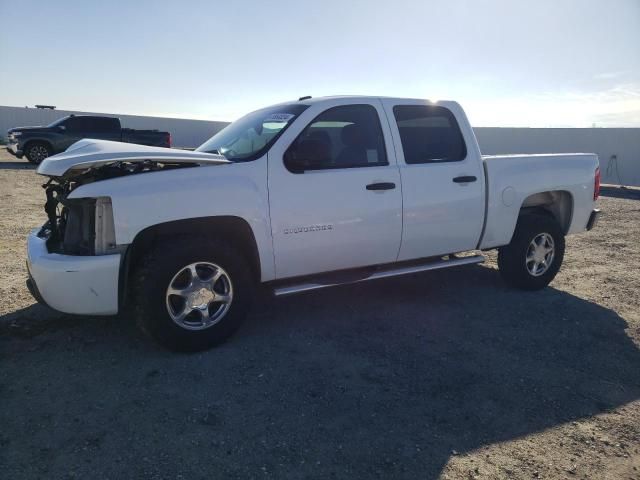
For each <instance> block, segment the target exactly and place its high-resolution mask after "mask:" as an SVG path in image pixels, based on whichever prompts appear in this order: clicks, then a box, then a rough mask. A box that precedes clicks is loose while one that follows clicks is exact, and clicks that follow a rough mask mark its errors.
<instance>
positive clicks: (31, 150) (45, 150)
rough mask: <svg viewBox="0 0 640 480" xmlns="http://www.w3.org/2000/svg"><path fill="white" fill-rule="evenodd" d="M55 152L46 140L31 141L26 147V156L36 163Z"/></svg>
mask: <svg viewBox="0 0 640 480" xmlns="http://www.w3.org/2000/svg"><path fill="white" fill-rule="evenodd" d="M52 153H53V150H51V147H50V146H49V145H48V144H46V143H44V142H31V143H29V144H28V145H27V148H26V149H25V152H24V154H25V156H26V157H27V159H28V160H29V161H30V162H31V163H33V164H34V165H38V164H39V163H40V162H42V161H43V160H44V159H45V158H47V157H50V156H51V154H52Z"/></svg>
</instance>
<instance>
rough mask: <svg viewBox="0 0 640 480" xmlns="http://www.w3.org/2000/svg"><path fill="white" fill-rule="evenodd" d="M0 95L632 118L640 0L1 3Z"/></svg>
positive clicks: (534, 118) (605, 120) (135, 106)
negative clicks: (438, 105)
mask: <svg viewBox="0 0 640 480" xmlns="http://www.w3.org/2000/svg"><path fill="white" fill-rule="evenodd" d="M0 18H2V19H3V20H4V21H3V22H2V26H0V59H1V63H0V105H10V106H26V105H28V106H33V105H35V104H49V105H56V106H57V107H58V108H60V109H68V110H83V111H93V112H105V113H121V114H134V115H158V116H168V117H179V118H197V119H205V120H226V121H231V120H234V119H236V118H238V117H240V116H241V115H243V114H244V113H246V112H248V111H251V110H255V109H257V108H260V107H263V106H266V105H269V104H273V103H278V102H282V101H288V100H295V99H297V98H298V97H300V96H304V95H312V96H314V97H317V96H324V95H352V94H353V95H380V96H394V97H395V96H397V97H411V98H428V99H432V100H437V99H447V100H456V101H458V102H460V103H461V105H462V106H463V107H464V108H465V110H466V111H467V113H468V115H469V117H470V120H471V123H472V125H474V126H530V127H561V126H567V127H590V126H594V125H595V126H598V127H640V0H535V1H533V0H522V1H511V0H476V1H472V0H469V1H463V0H386V1H381V0H369V1H367V0H351V1H350V0H339V1H335V0H321V1H314V2H307V1H304V0H298V1H289V0H279V1H276V2H265V1H258V0H254V1H247V0H226V1H215V0H211V1H190V0H182V1H177V0H176V1H163V0H154V1H144V0H138V1H133V0H128V1H120V0H108V1H93V0H91V1H86V0H83V1H75V0H56V1H50V0H48V1H32V0H20V1H16V0H0Z"/></svg>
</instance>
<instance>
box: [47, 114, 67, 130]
mask: <svg viewBox="0 0 640 480" xmlns="http://www.w3.org/2000/svg"><path fill="white" fill-rule="evenodd" d="M67 118H69V117H62V118H59V119H58V120H56V121H55V122H53V123H50V124H49V125H47V128H51V127H57V126H58V125H60V124H61V123H62V122H64V121H65V120H66V119H67Z"/></svg>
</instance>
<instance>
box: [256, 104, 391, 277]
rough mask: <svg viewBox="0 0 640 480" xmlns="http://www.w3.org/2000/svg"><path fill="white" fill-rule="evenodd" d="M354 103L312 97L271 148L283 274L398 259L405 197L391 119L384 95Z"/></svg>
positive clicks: (276, 240) (275, 230)
mask: <svg viewBox="0 0 640 480" xmlns="http://www.w3.org/2000/svg"><path fill="white" fill-rule="evenodd" d="M352 103H353V100H350V101H346V100H342V99H338V100H335V101H334V102H333V103H332V104H330V103H327V102H321V103H317V104H312V105H311V106H310V107H309V108H308V109H307V110H305V112H304V113H303V114H301V115H300V117H299V118H298V119H297V120H296V121H295V122H294V124H293V125H291V127H290V128H289V129H288V130H287V131H285V132H284V134H283V135H282V137H280V138H279V139H278V141H277V142H276V143H275V144H274V146H273V147H272V148H271V149H270V151H269V153H268V163H269V164H268V184H269V205H270V213H271V229H272V235H273V247H274V254H275V267H276V276H277V278H287V277H294V276H301V275H309V274H314V273H320V272H327V271H333V270H341V269H347V268H353V267H362V266H366V265H375V264H382V263H389V262H394V261H395V260H396V257H397V255H398V249H399V247H400V237H401V231H402V219H401V212H402V197H401V188H400V175H399V172H398V167H397V165H396V160H395V155H394V152H393V147H392V140H391V135H390V132H389V125H388V123H387V122H386V119H385V116H384V110H383V108H382V104H381V103H380V101H379V100H378V99H374V100H371V101H367V100H366V99H363V100H362V101H361V102H360V103H358V104H357V105H354V104H352ZM383 120H384V121H383Z"/></svg>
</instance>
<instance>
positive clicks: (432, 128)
mask: <svg viewBox="0 0 640 480" xmlns="http://www.w3.org/2000/svg"><path fill="white" fill-rule="evenodd" d="M393 115H394V117H395V119H396V124H397V125H398V130H399V132H400V140H401V141H402V150H403V152H404V160H405V162H406V163H408V164H415V163H436V162H458V161H461V160H464V159H465V158H466V156H467V147H466V145H465V143H464V138H463V137H462V132H461V131H460V127H459V126H458V122H457V121H456V118H455V116H454V115H453V113H451V111H450V110H449V109H447V108H444V107H438V106H435V105H396V106H395V107H393Z"/></svg>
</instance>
